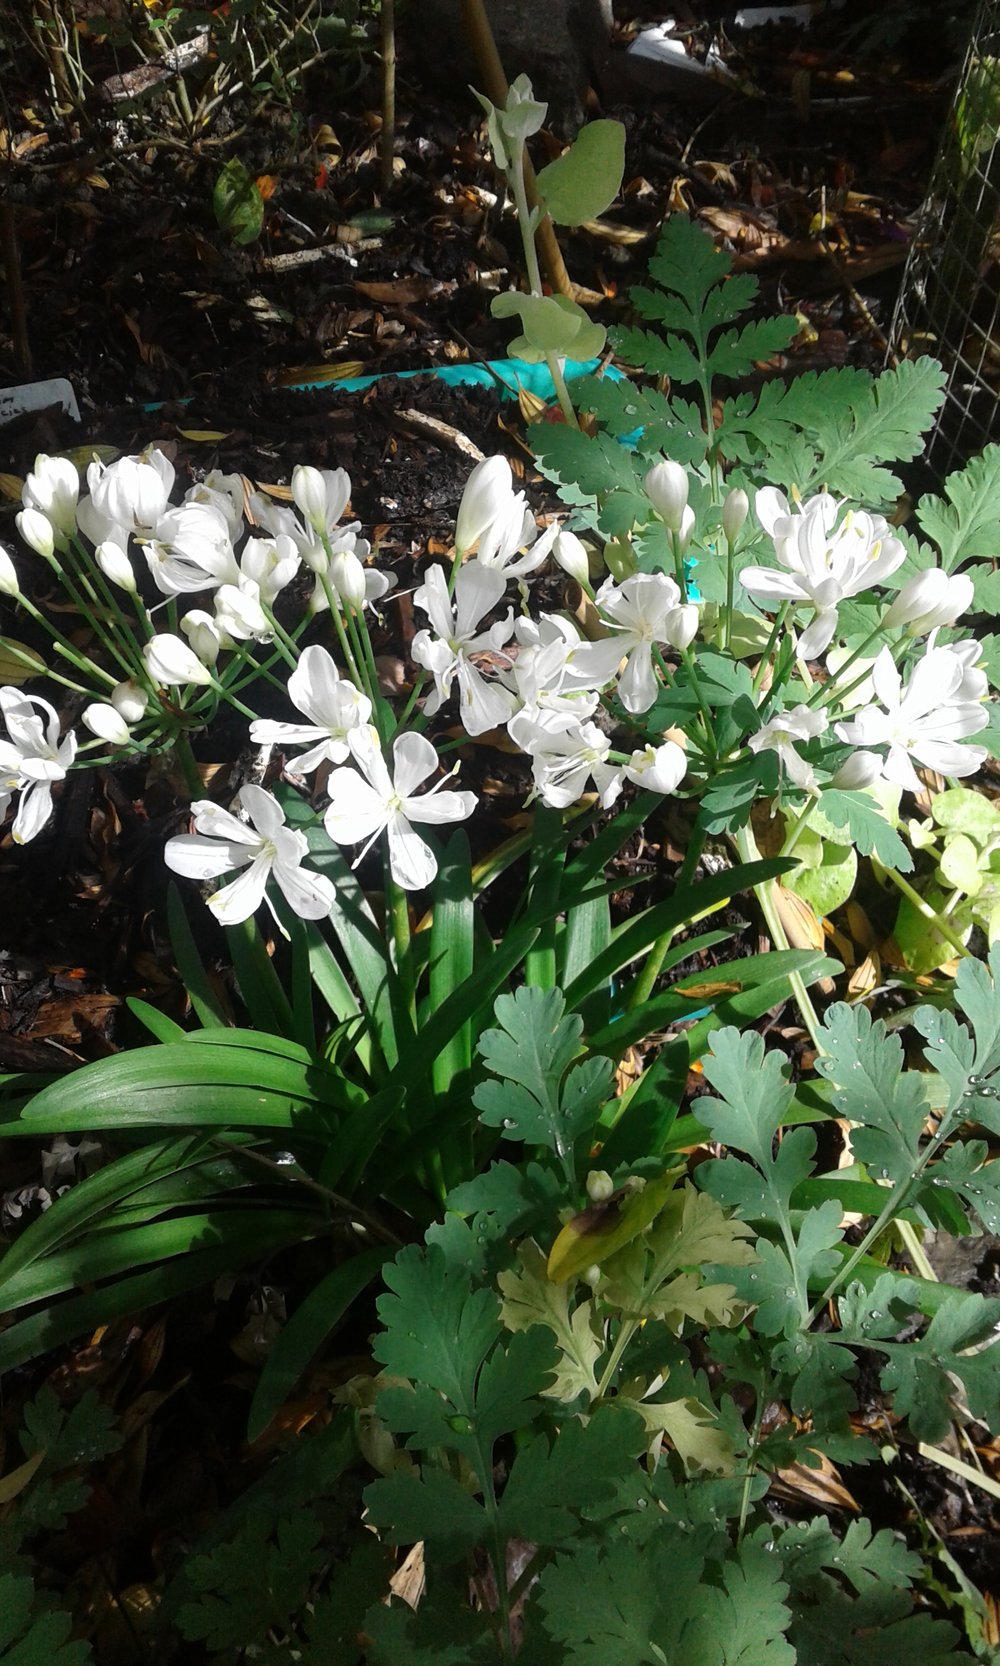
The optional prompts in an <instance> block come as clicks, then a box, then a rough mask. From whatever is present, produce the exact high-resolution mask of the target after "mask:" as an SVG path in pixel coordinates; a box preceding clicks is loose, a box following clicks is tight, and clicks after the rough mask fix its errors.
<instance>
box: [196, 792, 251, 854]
mask: <svg viewBox="0 0 1000 1666" xmlns="http://www.w3.org/2000/svg"><path fill="white" fill-rule="evenodd" d="M191 814H192V816H193V817H194V825H195V827H196V828H197V830H198V832H199V833H206V834H207V835H208V837H209V838H211V839H230V840H232V841H234V842H235V843H236V844H238V845H252V846H256V845H259V844H260V835H259V834H258V833H255V832H254V830H253V828H252V827H250V826H249V825H248V823H247V822H245V821H240V819H239V817H238V816H234V815H231V814H230V812H229V811H228V810H224V809H223V808H222V805H221V804H215V803H214V802H213V801H212V799H210V798H198V799H196V800H195V802H194V803H193V804H192V806H191Z"/></svg>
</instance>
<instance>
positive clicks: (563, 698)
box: [503, 616, 618, 729]
mask: <svg viewBox="0 0 1000 1666" xmlns="http://www.w3.org/2000/svg"><path fill="white" fill-rule="evenodd" d="M515 632H516V634H517V636H518V638H519V640H520V641H522V642H524V646H523V647H522V648H521V650H520V652H519V653H518V656H517V658H516V659H515V661H514V664H513V667H512V669H511V670H510V671H509V672H506V673H504V674H503V680H504V682H505V683H506V685H507V686H508V687H509V688H513V689H514V690H515V692H516V694H517V696H518V699H519V701H520V703H521V710H522V711H523V712H526V713H527V714H528V716H529V717H531V718H535V717H541V715H542V713H543V712H544V713H546V714H547V721H548V722H549V723H550V724H551V726H553V727H561V728H565V729H575V728H576V727H577V725H578V724H579V723H580V722H581V720H582V719H584V718H587V717H592V716H593V715H594V712H595V711H596V710H597V706H598V703H599V699H600V696H599V695H598V694H597V692H596V691H595V690H594V689H593V688H592V687H591V686H590V684H589V679H587V678H582V677H581V676H580V675H579V674H578V673H577V671H576V668H575V659H576V655H577V651H578V650H582V649H583V648H584V644H583V643H582V642H581V640H580V638H579V637H578V636H577V635H576V632H575V631H574V630H573V628H572V626H571V625H569V624H568V622H567V621H565V620H560V619H552V620H549V619H547V618H546V617H545V616H543V617H542V618H541V619H540V620H539V621H538V622H537V624H536V623H535V621H534V620H527V619H524V620H522V619H519V620H518V621H517V625H516V626H515ZM617 665H618V660H617V659H616V660H615V664H614V666H613V667H612V672H613V671H614V670H615V669H617ZM604 680H605V681H606V680H607V679H606V678H605V679H604ZM557 716H558V718H559V723H558V725H557V724H556V723H555V718H556V717H557Z"/></svg>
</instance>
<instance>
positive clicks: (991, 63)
mask: <svg viewBox="0 0 1000 1666" xmlns="http://www.w3.org/2000/svg"><path fill="white" fill-rule="evenodd" d="M890 342H891V350H892V353H893V354H894V355H895V356H897V357H900V358H917V357H919V356H920V355H921V354H924V353H933V354H934V356H935V357H936V358H939V359H940V360H941V362H942V364H943V365H944V367H945V370H946V372H947V376H948V381H947V387H946V392H945V401H944V405H943V406H942V410H941V415H940V417H939V419H938V423H937V425H936V427H935V430H934V432H933V434H932V435H931V437H930V440H929V443H928V448H927V458H928V461H929V462H930V464H931V466H932V468H933V469H934V470H935V472H936V473H938V474H939V475H941V476H944V475H946V474H948V473H949V472H950V471H951V470H952V469H953V468H957V467H959V466H960V465H961V464H962V463H964V462H965V461H966V460H967V459H968V458H969V457H970V456H972V455H973V454H974V453H975V452H977V451H980V450H981V449H982V447H983V446H984V445H986V444H987V443H988V442H989V441H990V440H994V441H998V440H1000V0H981V3H980V5H979V7H978V10H977V13H976V17H975V21H974V23H973V29H972V37H971V40H970V42H969V49H968V52H967V54H966V58H965V62H964V64H963V66H962V73H961V76H960V78H959V83H958V88H957V91H956V93H955V97H954V100H953V103H952V107H951V110H950V112H949V115H948V120H947V122H946V124H945V130H944V134H943V136H942V141H941V146H940V149H939V151H938V156H937V160H936V162H935V166H934V172H933V174H932V177H931V182H930V187H929V190H928V195H927V199H926V201H925V203H924V206H923V209H922V212H921V215H920V219H919V222H918V226H917V230H916V233H915V236H914V240H913V246H912V248H911V251H910V257H909V260H908V262H907V266H906V272H905V275H904V278H903V283H902V286H901V289H900V294H899V299H898V301H897V304H896V310H895V315H894V317H893V322H892V329H891V332H890Z"/></svg>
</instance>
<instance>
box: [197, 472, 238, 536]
mask: <svg viewBox="0 0 1000 1666" xmlns="http://www.w3.org/2000/svg"><path fill="white" fill-rule="evenodd" d="M243 501H244V490H243V476H242V475H241V474H223V472H222V470H221V469H212V470H210V472H209V473H208V474H206V476H205V478H204V480H203V481H201V482H200V483H199V484H198V485H195V486H189V487H188V489H187V491H186V492H185V493H184V502H185V503H207V504H209V505H210V506H211V507H212V508H213V509H216V510H218V512H219V514H221V515H222V517H223V519H224V520H225V522H226V525H227V526H228V528H229V536H230V538H231V539H232V541H233V543H234V544H235V543H236V541H237V539H238V538H239V537H240V534H241V533H242V531H243Z"/></svg>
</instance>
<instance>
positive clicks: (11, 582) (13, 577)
mask: <svg viewBox="0 0 1000 1666" xmlns="http://www.w3.org/2000/svg"><path fill="white" fill-rule="evenodd" d="M19 590H20V585H19V584H18V582H17V569H16V568H15V566H14V563H13V561H12V560H11V558H10V556H9V555H8V553H7V551H6V550H5V549H4V547H3V545H2V544H0V595H3V596H16V595H17V594H18V592H19Z"/></svg>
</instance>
